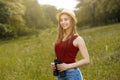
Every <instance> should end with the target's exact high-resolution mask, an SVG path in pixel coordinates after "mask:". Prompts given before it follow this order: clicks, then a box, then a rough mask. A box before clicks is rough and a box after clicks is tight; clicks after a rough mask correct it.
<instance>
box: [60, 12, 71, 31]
mask: <svg viewBox="0 0 120 80" xmlns="http://www.w3.org/2000/svg"><path fill="white" fill-rule="evenodd" d="M60 26H61V27H62V28H63V30H66V29H69V28H70V27H71V17H70V16H68V15H66V14H62V15H61V16H60Z"/></svg>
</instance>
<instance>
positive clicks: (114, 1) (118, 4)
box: [76, 0, 120, 26]
mask: <svg viewBox="0 0 120 80" xmlns="http://www.w3.org/2000/svg"><path fill="white" fill-rule="evenodd" d="M77 1H79V4H78V5H77V6H76V8H78V10H77V11H76V13H77V15H78V25H79V26H83V25H89V26H97V25H106V24H111V23H117V22H120V0H110V1H109V0H77Z"/></svg>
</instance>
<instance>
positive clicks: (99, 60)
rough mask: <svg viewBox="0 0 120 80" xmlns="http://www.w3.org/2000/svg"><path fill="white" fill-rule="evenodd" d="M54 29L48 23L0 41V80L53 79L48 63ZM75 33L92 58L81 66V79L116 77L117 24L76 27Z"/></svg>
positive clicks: (119, 67)
mask: <svg viewBox="0 0 120 80" xmlns="http://www.w3.org/2000/svg"><path fill="white" fill-rule="evenodd" d="M56 31H57V29H56V28H53V27H51V28H48V29H45V30H40V31H39V34H38V35H32V36H26V37H19V38H16V39H12V40H6V41H0V80H56V77H54V76H53V75H52V70H51V67H50V64H51V62H52V61H53V59H54V56H55V55H54V47H53V44H54V41H55V39H56V33H57V32H56ZM78 33H79V34H80V35H81V36H82V37H83V38H84V40H85V42H86V45H87V48H88V51H89V55H90V59H91V63H90V65H88V66H84V67H80V69H81V71H82V74H83V77H84V80H119V79H120V24H114V25H108V26H104V27H97V28H92V29H87V30H80V29H78ZM79 54H80V53H79ZM79 54H78V56H77V59H78V60H79V59H80V58H81V56H80V55H79Z"/></svg>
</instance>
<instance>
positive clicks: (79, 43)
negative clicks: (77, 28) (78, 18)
mask: <svg viewBox="0 0 120 80" xmlns="http://www.w3.org/2000/svg"><path fill="white" fill-rule="evenodd" d="M83 43H84V39H83V38H82V37H81V36H78V37H77V38H76V39H75V40H74V41H73V45H74V46H76V47H78V46H79V45H82V44H83Z"/></svg>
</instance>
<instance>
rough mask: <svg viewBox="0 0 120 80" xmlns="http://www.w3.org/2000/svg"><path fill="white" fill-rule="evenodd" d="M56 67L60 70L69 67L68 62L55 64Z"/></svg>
mask: <svg viewBox="0 0 120 80" xmlns="http://www.w3.org/2000/svg"><path fill="white" fill-rule="evenodd" d="M57 69H58V70H59V71H60V72H62V71H65V70H67V69H69V64H66V63H61V64H57Z"/></svg>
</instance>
